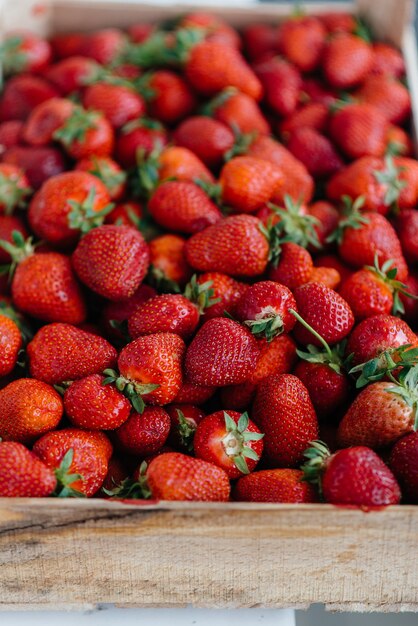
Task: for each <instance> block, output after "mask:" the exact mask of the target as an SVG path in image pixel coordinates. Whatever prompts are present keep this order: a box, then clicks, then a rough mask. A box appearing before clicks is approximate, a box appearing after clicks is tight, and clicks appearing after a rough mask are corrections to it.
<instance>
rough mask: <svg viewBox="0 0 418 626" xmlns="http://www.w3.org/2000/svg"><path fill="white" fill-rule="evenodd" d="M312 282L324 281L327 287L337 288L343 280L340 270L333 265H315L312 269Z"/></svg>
mask: <svg viewBox="0 0 418 626" xmlns="http://www.w3.org/2000/svg"><path fill="white" fill-rule="evenodd" d="M309 282H310V283H322V284H323V285H325V287H329V288H330V289H335V290H337V287H338V286H339V284H340V282H341V276H340V274H339V272H338V271H337V270H336V269H334V268H333V267H321V266H318V267H314V268H313V269H312V274H311V278H310V280H309Z"/></svg>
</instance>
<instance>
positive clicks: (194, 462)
mask: <svg viewBox="0 0 418 626" xmlns="http://www.w3.org/2000/svg"><path fill="white" fill-rule="evenodd" d="M146 476H147V481H148V485H149V487H150V489H151V493H152V497H153V498H155V499H158V500H197V501H205V502H210V501H215V502H217V501H220V502H226V501H228V500H229V492H230V484H229V479H228V475H227V474H226V472H225V471H224V470H223V469H222V468H221V467H217V466H216V465H213V464H212V463H207V462H206V461H202V459H194V458H193V457H190V456H186V455H185V454H180V453H179V452H168V453H166V454H161V455H159V456H157V457H156V458H154V459H153V460H152V461H151V463H150V464H149V466H148V468H147V472H146Z"/></svg>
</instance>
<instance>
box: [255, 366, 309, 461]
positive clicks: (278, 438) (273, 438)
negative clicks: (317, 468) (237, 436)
mask: <svg viewBox="0 0 418 626" xmlns="http://www.w3.org/2000/svg"><path fill="white" fill-rule="evenodd" d="M253 420H254V422H255V423H256V424H257V426H258V427H259V428H260V430H261V431H262V432H264V433H265V438H264V453H265V456H266V459H267V461H268V462H269V463H270V464H274V466H276V467H294V466H295V465H297V464H298V463H299V462H300V461H301V460H302V457H303V451H304V450H305V448H306V446H307V445H308V443H309V441H311V440H312V437H313V438H315V437H316V436H317V433H318V424H317V419H316V414H315V409H314V408H313V405H312V402H311V400H310V399H309V394H308V391H307V389H306V387H305V386H304V385H303V383H302V382H301V381H300V380H299V379H298V378H296V376H293V375H292V374H273V375H272V376H269V377H268V378H266V379H265V380H263V381H261V383H260V384H259V385H258V388H257V393H256V397H255V401H254V406H253Z"/></svg>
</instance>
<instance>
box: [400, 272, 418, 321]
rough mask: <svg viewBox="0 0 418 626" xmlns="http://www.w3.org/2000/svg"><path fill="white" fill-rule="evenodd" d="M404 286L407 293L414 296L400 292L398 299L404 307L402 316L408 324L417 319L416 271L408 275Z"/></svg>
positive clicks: (417, 291)
mask: <svg viewBox="0 0 418 626" xmlns="http://www.w3.org/2000/svg"><path fill="white" fill-rule="evenodd" d="M405 286H406V290H407V292H408V294H412V295H413V296H415V298H411V297H410V296H408V295H404V294H402V293H401V294H400V299H401V302H402V304H403V307H404V309H405V313H404V315H403V317H404V319H405V321H406V322H407V323H408V324H415V320H416V319H418V298H417V297H416V296H418V276H417V274H416V272H414V273H411V274H409V275H408V277H407V278H406V280H405Z"/></svg>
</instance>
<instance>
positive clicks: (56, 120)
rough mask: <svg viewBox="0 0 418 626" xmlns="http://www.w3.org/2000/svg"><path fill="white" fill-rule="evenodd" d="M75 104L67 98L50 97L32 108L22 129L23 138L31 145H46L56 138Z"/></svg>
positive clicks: (73, 109)
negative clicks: (55, 135)
mask: <svg viewBox="0 0 418 626" xmlns="http://www.w3.org/2000/svg"><path fill="white" fill-rule="evenodd" d="M75 106H76V105H75V104H74V103H73V102H72V101H71V100H67V99H66V98H49V99H47V100H46V101H45V102H41V103H40V104H38V105H37V106H36V107H34V108H33V110H31V112H30V115H29V116H28V119H27V120H26V122H25V124H24V126H23V129H22V138H23V139H24V141H25V142H26V143H28V144H29V145H31V146H44V145H47V144H49V143H51V142H52V141H53V140H54V134H55V133H56V132H57V131H58V130H59V129H60V128H62V127H63V126H64V125H65V124H66V123H67V121H68V120H69V118H70V117H71V115H72V114H73V112H74V111H75Z"/></svg>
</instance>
